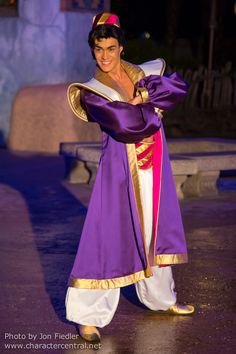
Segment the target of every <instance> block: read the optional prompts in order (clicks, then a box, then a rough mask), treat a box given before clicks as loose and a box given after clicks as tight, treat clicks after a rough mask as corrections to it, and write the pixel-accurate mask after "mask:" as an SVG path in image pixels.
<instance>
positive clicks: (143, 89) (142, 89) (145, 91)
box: [136, 87, 149, 103]
mask: <svg viewBox="0 0 236 354" xmlns="http://www.w3.org/2000/svg"><path fill="white" fill-rule="evenodd" d="M139 94H140V95H141V97H142V101H143V103H147V102H148V101H149V93H148V89H146V87H138V88H137V92H136V96H138V95H139Z"/></svg>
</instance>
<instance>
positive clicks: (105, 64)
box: [101, 61, 111, 66]
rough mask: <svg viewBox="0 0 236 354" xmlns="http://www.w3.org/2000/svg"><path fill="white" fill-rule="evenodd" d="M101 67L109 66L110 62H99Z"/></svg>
mask: <svg viewBox="0 0 236 354" xmlns="http://www.w3.org/2000/svg"><path fill="white" fill-rule="evenodd" d="M101 64H102V66H108V65H110V64H111V61H101Z"/></svg>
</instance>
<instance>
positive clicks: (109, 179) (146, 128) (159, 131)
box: [68, 61, 187, 289]
mask: <svg viewBox="0 0 236 354" xmlns="http://www.w3.org/2000/svg"><path fill="white" fill-rule="evenodd" d="M122 66H123V68H124V70H125V71H126V72H127V74H128V76H129V77H130V79H131V80H132V81H133V83H134V84H135V85H136V87H137V88H138V89H140V90H142V91H143V92H144V93H146V97H148V100H147V102H146V103H142V104H138V105H131V104H129V103H127V97H126V95H125V93H124V92H121V89H120V88H119V87H118V86H117V85H116V83H115V82H114V81H113V80H112V79H111V78H110V77H109V75H108V74H106V73H103V72H102V71H101V70H100V69H97V71H96V75H95V79H96V80H98V81H99V82H101V83H102V84H104V85H106V86H108V87H109V88H111V89H113V90H115V91H116V92H117V93H118V95H119V97H120V100H115V101H114V100H111V99H110V100H109V99H108V98H107V97H105V96H104V95H100V94H99V91H96V90H94V89H93V90H87V89H84V90H82V91H81V90H80V88H76V85H74V86H73V85H71V86H70V88H69V91H68V97H69V102H70V104H71V107H72V109H73V111H74V112H75V114H77V115H78V116H79V117H80V118H81V110H82V111H83V114H84V117H87V119H88V120H89V121H93V122H97V123H98V124H99V125H100V127H101V129H102V131H103V149H102V154H101V158H100V162H99V168H98V171H97V176H96V180H95V184H94V188H93V192H92V195H91V199H90V203H89V208H88V212H87V216H86V220H85V223H84V227H83V231H82V235H81V240H80V244H79V248H78V252H77V255H76V258H75V262H74V266H73V269H72V271H71V274H70V279H69V286H70V287H76V288H86V289H110V288H117V287H122V286H126V285H129V284H132V283H135V282H137V281H139V280H141V279H144V278H145V277H150V276H152V271H151V266H153V265H157V266H165V265H172V264H178V263H185V262H187V250H186V242H185V236H184V230H183V225H182V219H181V214H180V209H179V204H178V200H177V195H176V190H175V184H174V180H173V176H172V171H171V166H170V161H169V156H168V150H167V144H166V140H165V135H164V130H163V126H162V122H161V117H162V115H161V113H160V109H161V110H164V111H166V110H168V109H170V108H172V107H174V106H175V105H176V103H177V102H178V101H179V100H180V98H181V97H182V96H183V95H184V94H185V93H186V92H187V85H186V84H185V82H184V81H183V80H182V79H181V78H180V77H179V76H178V75H177V74H173V75H171V76H169V77H165V76H161V75H151V76H146V77H145V74H144V72H143V70H142V69H141V68H140V67H138V66H135V65H132V64H130V63H127V62H124V61H122ZM81 107H82V108H81ZM150 136H153V139H154V143H153V145H152V149H151V151H152V154H151V156H152V158H151V165H152V170H153V196H152V197H153V246H152V250H151V251H150V252H148V250H147V247H146V243H145V233H144V220H143V207H142V202H141V196H140V181H139V176H138V168H139V166H138V158H137V151H136V149H137V148H138V147H139V146H140V142H142V140H143V139H144V138H147V137H150ZM138 144H139V145H138ZM151 165H150V166H151ZM150 166H147V167H150ZM150 197H151V196H150Z"/></svg>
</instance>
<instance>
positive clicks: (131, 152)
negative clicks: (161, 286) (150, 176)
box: [126, 144, 152, 275]
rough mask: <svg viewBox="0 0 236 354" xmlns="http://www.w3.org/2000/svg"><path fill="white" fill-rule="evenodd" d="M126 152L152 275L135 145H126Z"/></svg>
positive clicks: (148, 269) (148, 268)
mask: <svg viewBox="0 0 236 354" xmlns="http://www.w3.org/2000/svg"><path fill="white" fill-rule="evenodd" d="M126 150H127V156H128V161H129V167H130V174H131V179H132V183H133V191H134V197H135V203H136V207H137V211H138V217H139V223H140V228H141V233H142V237H143V244H144V249H145V254H146V261H147V271H148V272H150V274H151V275H152V272H151V268H150V264H149V259H148V250H147V245H146V236H145V229H144V216H143V205H142V199H141V186H140V180H139V174H138V163H137V156H136V151H135V144H126Z"/></svg>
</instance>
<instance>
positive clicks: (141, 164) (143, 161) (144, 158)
mask: <svg viewBox="0 0 236 354" xmlns="http://www.w3.org/2000/svg"><path fill="white" fill-rule="evenodd" d="M151 156H152V150H151V151H149V153H148V154H147V155H146V156H144V157H143V158H142V159H141V160H138V166H139V167H141V166H143V165H144V164H145V163H146V162H147V161H148V160H149V159H150V157H151ZM150 164H152V160H151V161H150Z"/></svg>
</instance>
